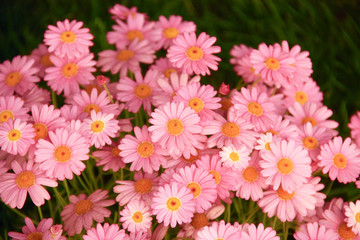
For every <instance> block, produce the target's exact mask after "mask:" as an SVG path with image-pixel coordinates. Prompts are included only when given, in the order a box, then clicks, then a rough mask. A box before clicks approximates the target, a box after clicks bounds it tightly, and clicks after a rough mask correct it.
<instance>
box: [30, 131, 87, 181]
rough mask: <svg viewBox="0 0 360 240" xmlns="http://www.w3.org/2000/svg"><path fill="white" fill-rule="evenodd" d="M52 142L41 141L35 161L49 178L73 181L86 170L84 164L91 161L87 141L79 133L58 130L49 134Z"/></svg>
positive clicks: (37, 146)
mask: <svg viewBox="0 0 360 240" xmlns="http://www.w3.org/2000/svg"><path fill="white" fill-rule="evenodd" d="M49 138H50V141H48V140H44V139H39V141H38V143H37V144H36V151H35V161H36V162H39V163H41V164H40V169H42V170H44V171H45V172H46V175H47V176H49V177H53V178H57V179H59V180H64V179H65V178H67V179H72V178H73V174H76V175H80V174H81V172H82V171H83V170H84V169H85V167H86V166H85V164H84V163H83V162H82V161H84V160H87V159H89V155H88V153H89V147H88V144H87V141H86V139H85V138H84V137H82V136H81V135H80V134H79V133H77V132H69V131H68V130H67V129H65V128H58V129H56V130H55V131H54V132H52V131H51V132H49Z"/></svg>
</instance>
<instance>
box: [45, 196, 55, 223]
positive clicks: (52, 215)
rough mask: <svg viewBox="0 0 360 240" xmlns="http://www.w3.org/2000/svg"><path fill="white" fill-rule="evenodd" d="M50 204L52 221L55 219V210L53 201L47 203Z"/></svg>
mask: <svg viewBox="0 0 360 240" xmlns="http://www.w3.org/2000/svg"><path fill="white" fill-rule="evenodd" d="M47 202H48V204H49V210H50V216H51V218H52V219H54V218H55V215H54V209H53V206H52V203H51V200H49V201H47Z"/></svg>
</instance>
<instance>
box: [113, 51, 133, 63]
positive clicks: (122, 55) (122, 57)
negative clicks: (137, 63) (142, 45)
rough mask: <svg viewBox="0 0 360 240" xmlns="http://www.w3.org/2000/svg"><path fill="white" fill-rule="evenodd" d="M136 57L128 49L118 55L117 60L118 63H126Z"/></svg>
mask: <svg viewBox="0 0 360 240" xmlns="http://www.w3.org/2000/svg"><path fill="white" fill-rule="evenodd" d="M133 56H134V52H133V51H131V50H128V49H124V50H121V51H120V52H119V53H118V55H116V59H117V60H118V61H122V62H125V61H127V60H129V59H130V58H132V57H133Z"/></svg>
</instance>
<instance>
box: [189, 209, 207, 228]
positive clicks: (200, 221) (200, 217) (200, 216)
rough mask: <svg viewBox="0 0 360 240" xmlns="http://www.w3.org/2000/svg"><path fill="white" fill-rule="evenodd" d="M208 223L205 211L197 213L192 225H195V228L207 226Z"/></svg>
mask: <svg viewBox="0 0 360 240" xmlns="http://www.w3.org/2000/svg"><path fill="white" fill-rule="evenodd" d="M208 223H209V219H208V218H207V217H206V215H205V214H204V213H195V214H194V217H193V218H192V220H191V226H193V227H194V228H195V229H200V228H202V227H205V226H207V225H208Z"/></svg>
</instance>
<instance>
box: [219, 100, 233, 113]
mask: <svg viewBox="0 0 360 240" xmlns="http://www.w3.org/2000/svg"><path fill="white" fill-rule="evenodd" d="M220 104H221V109H222V110H224V111H227V110H229V108H230V107H231V106H232V105H233V104H232V102H231V99H230V98H223V99H222V100H221V101H220Z"/></svg>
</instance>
